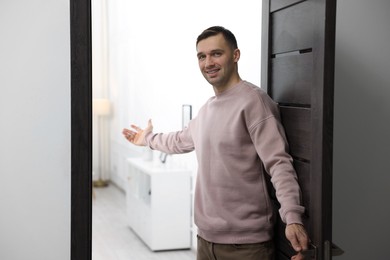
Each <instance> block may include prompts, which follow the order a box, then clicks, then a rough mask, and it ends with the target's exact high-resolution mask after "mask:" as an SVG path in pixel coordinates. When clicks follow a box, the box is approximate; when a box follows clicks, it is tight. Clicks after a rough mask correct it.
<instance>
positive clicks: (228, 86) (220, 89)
mask: <svg viewBox="0 0 390 260" xmlns="http://www.w3.org/2000/svg"><path fill="white" fill-rule="evenodd" d="M240 81H241V78H240V76H239V75H237V76H236V77H234V78H232V79H231V80H229V82H228V83H227V84H224V85H221V86H213V89H214V93H215V95H219V94H221V93H222V92H225V91H226V90H228V89H231V88H233V87H235V86H236V85H237V84H238V83H239V82H240Z"/></svg>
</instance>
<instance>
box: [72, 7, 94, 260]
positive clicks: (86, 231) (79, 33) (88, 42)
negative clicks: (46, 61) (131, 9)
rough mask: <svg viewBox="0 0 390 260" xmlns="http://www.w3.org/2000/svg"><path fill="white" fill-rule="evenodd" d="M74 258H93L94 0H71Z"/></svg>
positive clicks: (75, 259)
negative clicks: (92, 25)
mask: <svg viewBox="0 0 390 260" xmlns="http://www.w3.org/2000/svg"><path fill="white" fill-rule="evenodd" d="M69 3H70V41H71V49H70V51H71V248H70V251H71V252H70V254H71V260H90V259H92V221H91V220H92V34H91V0H70V1H69Z"/></svg>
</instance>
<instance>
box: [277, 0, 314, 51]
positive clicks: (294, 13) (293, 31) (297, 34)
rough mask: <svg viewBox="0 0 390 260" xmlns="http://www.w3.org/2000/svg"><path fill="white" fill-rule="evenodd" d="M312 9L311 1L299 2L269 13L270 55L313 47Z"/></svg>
mask: <svg viewBox="0 0 390 260" xmlns="http://www.w3.org/2000/svg"><path fill="white" fill-rule="evenodd" d="M272 2H273V1H271V3H272ZM314 8H315V7H314V6H313V2H312V1H303V2H302V1H301V2H297V3H295V4H294V5H290V6H288V7H285V8H283V9H279V10H277V11H273V12H271V13H270V22H271V27H272V31H271V32H272V54H276V53H283V52H289V51H294V50H302V49H307V48H311V47H312V46H313V31H314V30H315V24H314V23H313V20H314V19H315V17H314V15H315V13H314V12H313V9H314Z"/></svg>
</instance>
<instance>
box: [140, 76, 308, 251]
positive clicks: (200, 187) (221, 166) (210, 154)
mask: <svg viewBox="0 0 390 260" xmlns="http://www.w3.org/2000/svg"><path fill="white" fill-rule="evenodd" d="M146 142H147V144H148V145H149V146H150V147H151V148H152V149H156V150H160V151H163V152H165V153H169V154H173V153H186V152H190V151H193V150H195V152H196V156H197V159H198V174H197V183H196V190H195V210H194V211H195V213H194V214H195V224H196V225H197V227H198V234H199V236H201V237H202V238H204V239H206V240H208V241H211V242H214V243H224V244H245V243H257V242H264V241H268V240H270V239H272V235H273V225H274V217H275V216H274V210H273V207H272V205H271V202H270V198H269V195H268V192H267V188H266V186H267V185H266V180H265V176H264V175H265V174H266V173H265V172H264V170H263V165H264V168H265V170H266V172H267V173H268V174H269V175H270V176H271V181H272V184H273V185H274V187H275V189H276V196H277V198H278V201H279V203H280V204H281V208H280V211H279V213H280V216H281V218H282V220H283V221H284V222H285V223H287V224H291V223H300V224H301V223H302V220H301V215H302V213H303V212H304V208H303V207H302V206H301V198H300V189H299V186H298V183H297V177H296V173H295V171H294V168H293V166H292V158H291V156H290V155H289V154H288V144H287V141H286V137H285V134H284V130H283V127H282V125H281V123H280V118H279V111H278V106H277V104H276V103H275V102H274V101H272V99H271V98H270V97H269V96H268V95H267V94H266V93H265V92H264V91H263V90H261V89H260V88H259V87H257V86H255V85H253V84H251V83H249V82H246V81H241V82H239V83H238V84H237V85H236V86H234V87H232V88H230V89H228V90H226V91H225V92H223V93H221V94H218V95H216V96H214V97H212V98H210V99H209V100H208V101H207V102H206V104H205V105H203V107H202V108H201V109H200V111H199V113H198V115H197V117H196V118H194V119H193V120H191V122H190V123H189V126H188V128H186V129H185V130H183V131H179V132H172V133H167V134H161V133H160V134H153V133H150V134H148V135H147V136H146Z"/></svg>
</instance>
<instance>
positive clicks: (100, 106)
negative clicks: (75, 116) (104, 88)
mask: <svg viewBox="0 0 390 260" xmlns="http://www.w3.org/2000/svg"><path fill="white" fill-rule="evenodd" d="M92 111H93V113H94V114H95V115H98V116H108V115H109V114H110V101H109V100H108V99H105V98H94V99H93V101H92Z"/></svg>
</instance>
